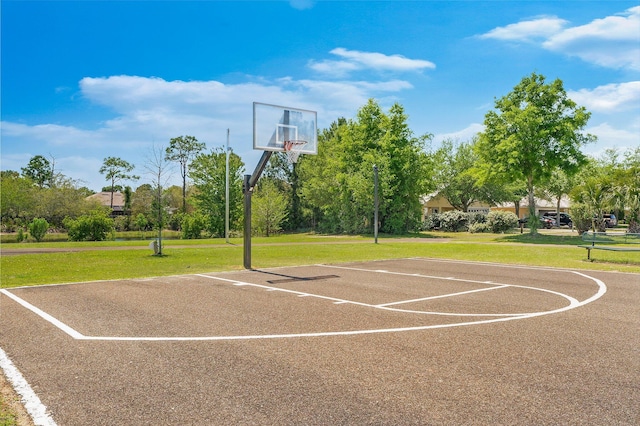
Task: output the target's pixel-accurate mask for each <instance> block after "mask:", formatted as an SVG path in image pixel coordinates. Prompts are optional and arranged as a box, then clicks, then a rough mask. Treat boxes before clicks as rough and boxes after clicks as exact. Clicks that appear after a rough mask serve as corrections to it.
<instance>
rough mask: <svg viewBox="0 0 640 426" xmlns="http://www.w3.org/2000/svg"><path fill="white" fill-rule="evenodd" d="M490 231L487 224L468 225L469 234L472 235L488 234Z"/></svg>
mask: <svg viewBox="0 0 640 426" xmlns="http://www.w3.org/2000/svg"><path fill="white" fill-rule="evenodd" d="M490 230H491V228H490V227H489V224H488V223H480V222H475V223H472V224H470V225H469V232H471V233H472V234H479V233H482V232H489V231H490Z"/></svg>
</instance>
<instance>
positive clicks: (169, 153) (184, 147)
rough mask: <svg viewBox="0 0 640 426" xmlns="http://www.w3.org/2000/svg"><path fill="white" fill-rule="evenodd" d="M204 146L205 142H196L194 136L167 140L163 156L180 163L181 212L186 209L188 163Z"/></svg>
mask: <svg viewBox="0 0 640 426" xmlns="http://www.w3.org/2000/svg"><path fill="white" fill-rule="evenodd" d="M204 148H205V144H204V143H202V142H198V139H196V138H195V137H194V136H179V137H177V138H172V139H171V140H170V141H169V146H168V147H167V149H166V156H165V158H166V159H167V160H169V161H175V162H177V163H178V164H179V165H180V176H181V177H182V212H183V213H185V212H186V211H187V176H188V174H189V163H191V161H192V160H193V159H194V158H195V157H196V156H197V155H198V154H200V153H201V152H202V151H203V150H204Z"/></svg>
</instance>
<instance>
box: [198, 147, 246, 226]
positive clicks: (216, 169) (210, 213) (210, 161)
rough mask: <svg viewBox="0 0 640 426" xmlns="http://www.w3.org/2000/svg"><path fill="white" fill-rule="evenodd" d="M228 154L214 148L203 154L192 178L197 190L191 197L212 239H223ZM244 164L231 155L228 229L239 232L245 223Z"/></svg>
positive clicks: (236, 156)
mask: <svg viewBox="0 0 640 426" xmlns="http://www.w3.org/2000/svg"><path fill="white" fill-rule="evenodd" d="M225 173H226V153H225V151H224V149H223V148H215V149H213V150H212V151H211V153H209V154H200V155H198V156H197V157H196V158H195V159H194V160H193V161H192V162H191V168H190V171H189V177H190V178H191V179H192V180H193V185H194V187H195V191H194V194H193V195H192V199H193V203H194V204H195V206H196V209H197V211H198V212H199V213H200V214H202V215H203V216H204V217H205V221H206V225H205V229H206V231H207V232H208V233H209V235H211V236H215V237H222V236H224V231H225V206H226V200H225V187H226V179H225V177H226V174H225ZM243 173H244V164H243V163H242V160H241V159H240V157H239V156H238V155H237V154H235V153H233V152H231V153H230V155H229V227H230V228H231V229H233V228H235V229H238V228H239V225H240V224H241V220H242V212H243V199H244V197H243V193H242V180H243Z"/></svg>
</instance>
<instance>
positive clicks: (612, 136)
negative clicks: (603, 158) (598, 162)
mask: <svg viewBox="0 0 640 426" xmlns="http://www.w3.org/2000/svg"><path fill="white" fill-rule="evenodd" d="M638 124H640V123H636V125H635V129H634V128H633V126H632V127H631V128H630V129H617V128H615V127H613V126H611V125H610V124H609V123H601V124H598V125H596V126H593V127H589V128H587V129H585V132H586V133H590V134H592V135H595V136H597V137H598V143H597V144H595V145H587V147H586V149H585V151H586V152H587V153H589V154H592V155H597V154H600V153H602V152H604V150H605V149H607V148H617V149H619V150H620V151H625V150H627V149H630V148H637V147H638V146H639V145H640V129H639V128H638Z"/></svg>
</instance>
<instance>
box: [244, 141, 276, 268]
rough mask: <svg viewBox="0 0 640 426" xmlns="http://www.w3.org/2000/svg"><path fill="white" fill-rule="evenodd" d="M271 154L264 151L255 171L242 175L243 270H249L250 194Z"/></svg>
mask: <svg viewBox="0 0 640 426" xmlns="http://www.w3.org/2000/svg"><path fill="white" fill-rule="evenodd" d="M272 154H273V152H271V151H265V152H263V153H262V157H260V161H258V165H257V166H256V169H255V170H254V171H253V175H244V183H243V184H242V190H243V192H244V267H245V269H251V193H252V192H253V187H254V186H256V183H258V179H260V175H261V174H262V171H263V170H264V168H265V167H266V166H267V163H268V162H269V158H271V155H272Z"/></svg>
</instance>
